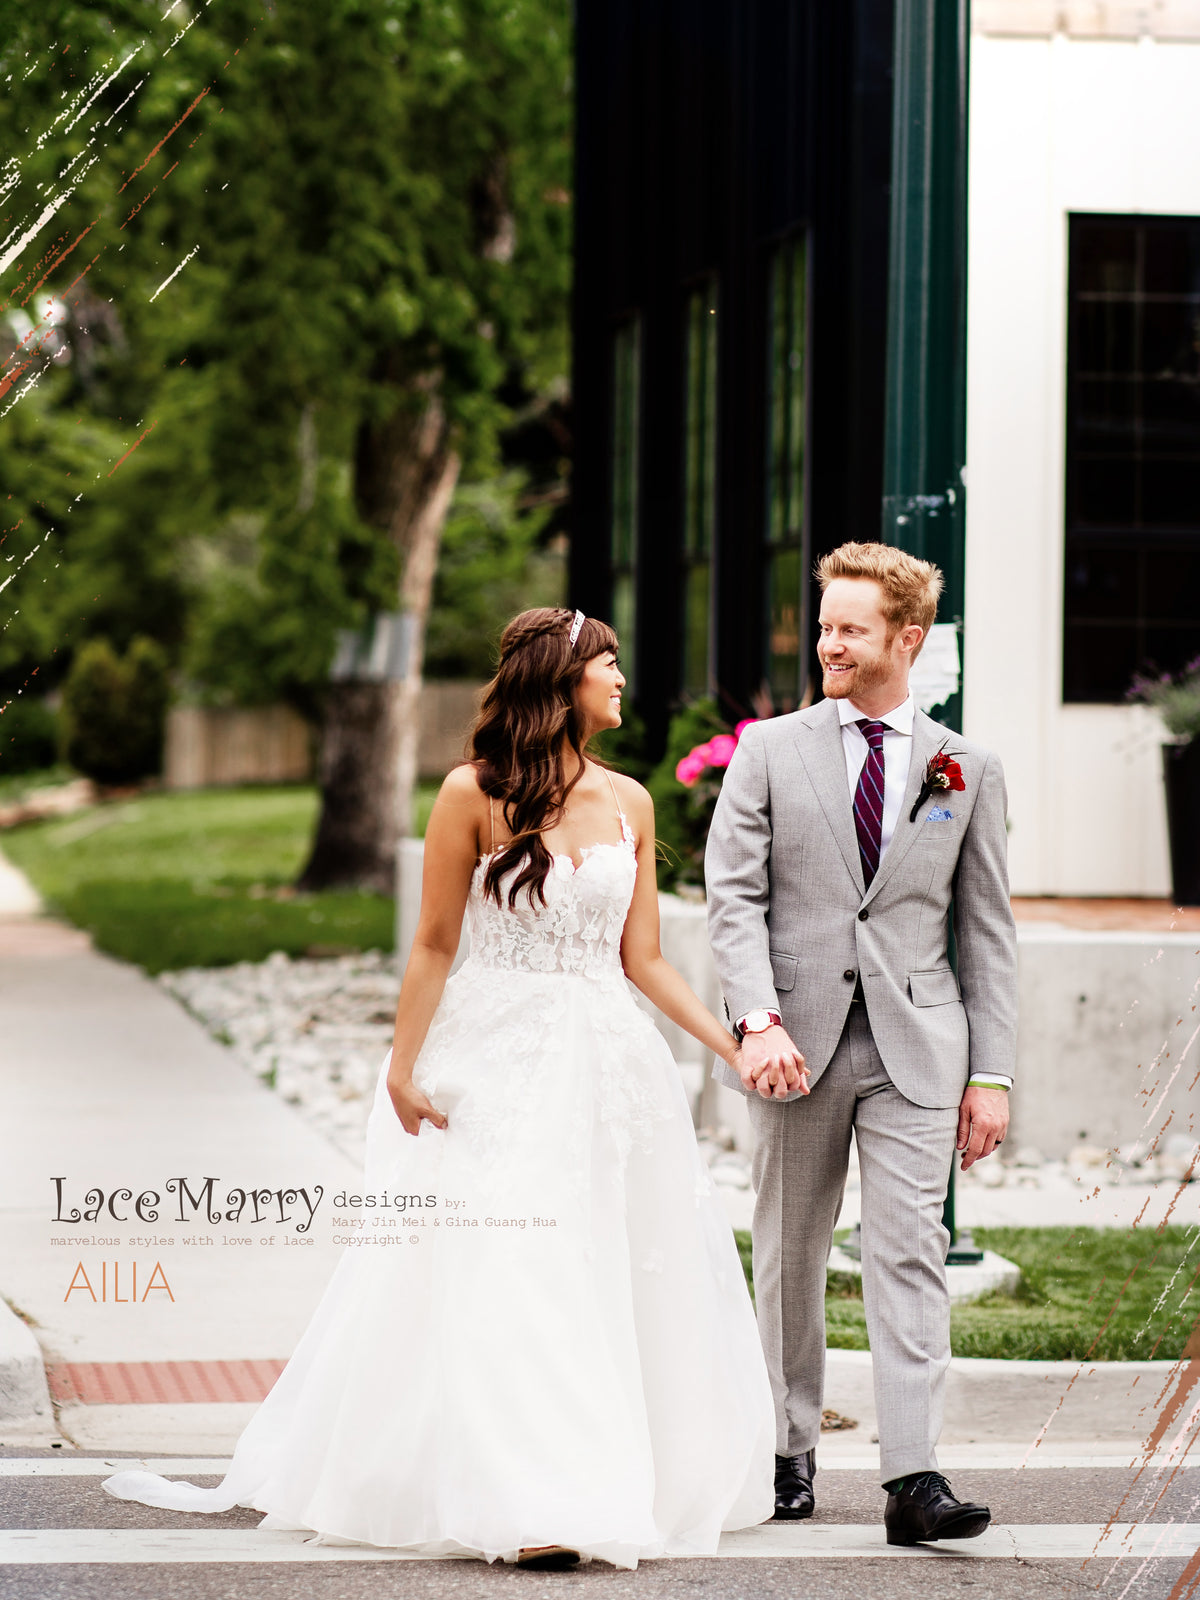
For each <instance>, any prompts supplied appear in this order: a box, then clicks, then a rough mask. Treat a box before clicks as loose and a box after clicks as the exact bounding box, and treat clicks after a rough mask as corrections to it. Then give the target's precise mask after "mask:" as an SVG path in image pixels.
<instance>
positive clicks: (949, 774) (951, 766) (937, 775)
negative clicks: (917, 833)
mask: <svg viewBox="0 0 1200 1600" xmlns="http://www.w3.org/2000/svg"><path fill="white" fill-rule="evenodd" d="M966 787H967V786H966V783H965V782H964V781H963V775H962V768H961V767H960V766H959V764H958V762H957V761H955V759H954V756H953V755H947V753H946V747H945V745H943V746H942V748H941V749H940V750H939V751H938V753H937V754H936V755H934V756H930V758H929V765H928V766H927V767H926V768H925V777H924V779H923V780H922V782H921V792H920V794H919V795H918V796H917V803H916V805H915V806H914V807H913V808H912V810H911V811H910V812H909V814H908V820H909V821H910V822H915V821H916V820H917V812H918V811H920V809H921V807H922V806H923V805H924V804H925V802H926V800H928V799H929V796H930V795H931V794H932V793H933V792H934V790H935V789H965V788H966Z"/></svg>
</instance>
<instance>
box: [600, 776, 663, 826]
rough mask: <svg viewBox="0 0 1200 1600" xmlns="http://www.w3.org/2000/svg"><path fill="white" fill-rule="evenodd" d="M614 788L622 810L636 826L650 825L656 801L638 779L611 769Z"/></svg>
mask: <svg viewBox="0 0 1200 1600" xmlns="http://www.w3.org/2000/svg"><path fill="white" fill-rule="evenodd" d="M609 777H610V778H611V779H612V784H613V788H614V789H615V790H616V791H617V799H618V800H619V801H620V803H621V810H622V811H624V812H625V814H626V815H627V816H628V818H629V820H630V821H631V822H632V823H633V824H634V825H635V826H636V825H637V824H638V822H640V821H645V822H646V823H647V824H648V825H650V824H652V823H653V820H654V801H653V800H651V798H650V792H649V790H648V789H646V788H644V787H643V786H642V784H640V783H639V782H638V781H637V779H636V778H630V777H628V776H627V775H626V774H625V773H624V772H613V771H612V769H611V768H610V769H609Z"/></svg>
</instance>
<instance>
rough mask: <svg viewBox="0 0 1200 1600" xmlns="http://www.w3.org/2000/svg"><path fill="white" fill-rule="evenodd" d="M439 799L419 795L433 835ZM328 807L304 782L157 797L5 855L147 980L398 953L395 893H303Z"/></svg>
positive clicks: (67, 823) (58, 908)
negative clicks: (320, 817) (322, 953)
mask: <svg viewBox="0 0 1200 1600" xmlns="http://www.w3.org/2000/svg"><path fill="white" fill-rule="evenodd" d="M436 792H437V789H436V785H424V786H422V788H421V790H420V791H419V793H418V797H417V822H418V830H419V831H420V832H421V833H424V828H425V822H426V820H427V819H428V816H429V811H430V808H431V806H432V804H433V798H434V795H435V794H436ZM317 806H318V797H317V792H316V790H315V789H314V788H312V787H310V786H301V785H295V786H289V787H277V788H267V787H263V788H257V787H254V788H251V787H246V788H235V789H204V790H197V791H191V792H187V793H162V792H159V793H153V792H149V793H146V794H143V795H140V796H138V797H137V798H136V799H131V800H121V801H115V802H112V803H109V804H105V805H99V806H95V807H93V808H91V809H89V810H87V811H82V812H78V813H76V814H75V815H74V816H70V817H63V818H56V819H54V820H52V821H47V822H36V823H28V824H26V825H25V826H23V827H19V828H10V829H6V830H5V832H4V833H3V834H0V846H2V847H3V849H4V852H5V854H6V855H7V856H8V857H9V859H10V860H12V861H13V862H15V864H16V865H17V866H18V867H20V868H21V870H22V871H23V872H25V873H26V874H27V875H28V876H29V877H30V878H31V879H32V881H33V883H34V884H35V885H36V886H37V888H38V890H39V892H40V893H41V895H42V896H43V898H44V899H45V900H46V902H47V904H48V906H49V908H50V910H51V911H53V912H55V913H56V914H57V915H59V916H63V917H66V918H67V919H68V920H69V921H71V922H74V923H76V924H77V925H78V926H79V927H81V928H86V929H87V930H88V932H89V933H90V934H91V935H92V938H93V939H94V940H95V943H96V945H97V947H98V948H99V949H101V950H106V951H108V952H109V954H111V955H114V956H119V957H120V958H121V959H123V960H125V961H132V962H135V963H137V964H138V965H139V966H142V967H145V969H146V970H147V971H148V972H162V971H165V970H168V969H171V968H174V967H184V966H223V965H227V964H228V963H230V962H234V961H261V960H264V959H265V958H266V957H267V956H268V955H269V954H270V953H271V951H272V950H284V951H286V952H287V953H288V954H289V955H303V954H304V952H305V951H306V950H308V949H310V948H311V947H312V946H323V947H325V948H326V949H330V948H341V949H344V950H348V951H349V950H372V949H379V950H390V949H391V948H392V946H393V917H394V902H393V901H392V899H391V898H390V897H389V896H383V895H373V894H360V893H354V892H351V893H345V892H326V893H322V894H312V895H297V894H294V893H293V891H292V890H291V887H290V886H291V883H292V882H293V880H294V879H295V877H296V876H297V874H298V873H299V871H300V869H301V867H302V866H303V864H304V860H305V857H306V855H307V853H308V849H309V845H310V843H311V839H312V833H313V828H314V826H315V823H316V817H317Z"/></svg>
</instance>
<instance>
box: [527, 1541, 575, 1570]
mask: <svg viewBox="0 0 1200 1600" xmlns="http://www.w3.org/2000/svg"><path fill="white" fill-rule="evenodd" d="M578 1565H579V1551H578V1550H572V1549H571V1548H570V1546H569V1545H565V1544H534V1545H525V1546H523V1547H522V1548H521V1549H520V1550H518V1551H517V1566H519V1567H528V1568H530V1569H531V1570H533V1571H534V1572H565V1571H566V1569H567V1568H568V1567H576V1566H578Z"/></svg>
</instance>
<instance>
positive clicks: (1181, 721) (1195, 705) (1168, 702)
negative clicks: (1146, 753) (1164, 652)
mask: <svg viewBox="0 0 1200 1600" xmlns="http://www.w3.org/2000/svg"><path fill="white" fill-rule="evenodd" d="M1125 698H1126V699H1127V700H1141V701H1143V702H1144V703H1145V704H1146V705H1148V706H1154V707H1155V708H1156V710H1157V711H1158V712H1159V714H1160V715H1161V717H1162V719H1163V721H1164V722H1165V723H1166V725H1167V732H1168V733H1172V734H1174V735H1175V737H1176V738H1177V739H1180V740H1184V741H1187V740H1191V739H1197V738H1200V656H1197V657H1196V659H1195V660H1194V661H1189V662H1188V664H1187V665H1186V666H1185V667H1182V668H1180V670H1179V671H1178V672H1176V673H1171V672H1164V673H1162V674H1161V675H1160V676H1159V677H1157V678H1152V677H1149V676H1147V675H1145V674H1143V673H1138V674H1137V676H1136V677H1135V678H1134V680H1133V683H1132V685H1131V686H1130V689H1129V692H1128V694H1127V695H1126V696H1125Z"/></svg>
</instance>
